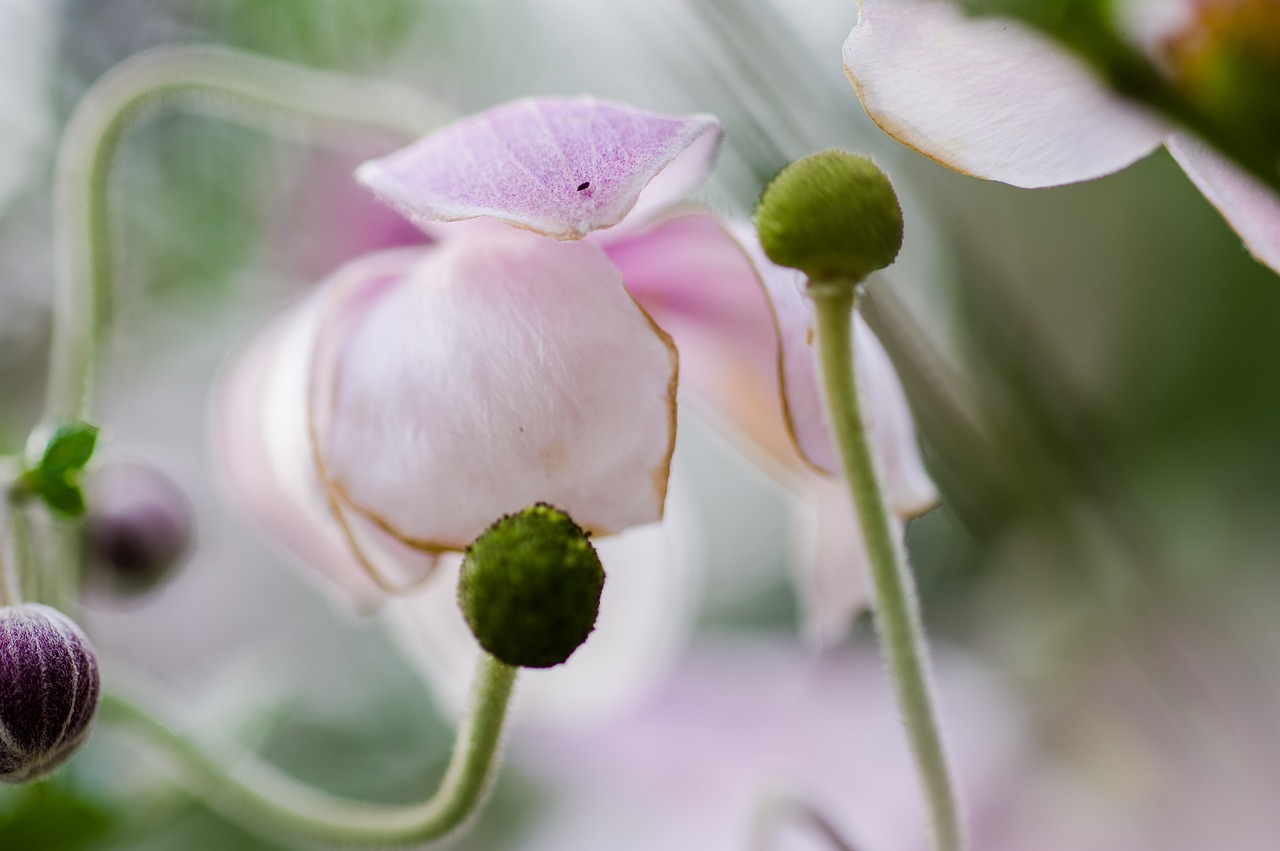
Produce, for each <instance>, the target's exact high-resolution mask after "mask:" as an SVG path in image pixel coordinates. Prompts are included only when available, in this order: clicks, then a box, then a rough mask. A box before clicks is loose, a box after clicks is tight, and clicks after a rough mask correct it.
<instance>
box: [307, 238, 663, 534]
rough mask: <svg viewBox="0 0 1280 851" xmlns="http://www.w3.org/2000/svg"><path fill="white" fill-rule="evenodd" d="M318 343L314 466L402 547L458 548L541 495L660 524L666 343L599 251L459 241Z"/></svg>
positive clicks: (595, 520) (329, 314)
mask: <svg viewBox="0 0 1280 851" xmlns="http://www.w3.org/2000/svg"><path fill="white" fill-rule="evenodd" d="M319 336H320V338H321V341H322V343H321V345H320V346H319V347H318V348H317V363H316V371H315V376H316V380H317V381H318V382H319V384H318V386H317V390H316V392H315V395H314V398H313V423H314V424H315V426H316V429H315V439H316V443H317V447H318V457H319V459H320V462H321V465H322V471H323V474H324V476H325V478H326V479H327V480H328V482H329V483H330V485H331V487H332V488H333V489H334V490H335V491H336V492H337V493H338V494H339V495H340V497H341V499H342V500H343V501H344V502H345V503H346V504H347V505H349V506H350V507H351V508H352V509H353V510H354V511H356V512H358V513H360V514H362V515H364V517H366V518H367V519H369V520H371V521H373V522H374V524H375V525H377V526H378V527H380V528H382V529H383V530H385V531H387V532H389V533H391V534H392V535H394V536H395V537H397V538H399V539H400V540H401V541H403V542H405V543H408V544H410V545H411V546H413V547H415V548H418V549H422V550H425V551H431V550H437V551H438V550H451V549H452V550H461V549H463V548H465V547H466V546H467V545H469V544H470V543H471V541H472V540H473V539H474V538H475V537H476V536H477V535H479V534H480V533H481V532H482V531H484V529H485V528H486V527H487V526H488V525H489V524H490V523H492V522H493V521H494V520H496V519H497V518H498V517H499V516H501V515H502V514H504V513H507V512H511V511H516V510H519V509H521V508H523V507H525V506H526V505H529V504H531V503H533V502H538V501H544V502H549V503H551V504H553V505H555V506H557V507H559V508H560V509H562V510H564V511H566V512H568V513H569V514H570V515H571V516H573V517H574V519H575V520H576V521H577V522H578V523H580V524H581V525H582V526H583V527H584V528H587V529H589V530H592V531H595V532H597V533H611V532H617V531H620V530H622V529H625V528H627V527H628V526H632V525H636V524H639V523H644V522H648V521H652V520H655V519H658V518H659V517H661V516H662V505H663V500H664V497H665V493H666V480H667V473H668V469H669V463H670V457H671V450H672V447H673V441H674V437H675V433H674V428H675V420H674V404H675V401H674V392H675V377H676V362H675V350H674V348H673V347H672V346H671V344H670V340H669V338H667V337H666V336H665V335H664V334H662V333H661V331H659V330H658V329H657V327H656V326H654V325H653V323H652V321H651V320H650V319H649V318H648V317H647V316H645V314H644V313H643V312H642V311H641V310H640V309H639V308H638V307H637V306H636V305H635V303H634V302H633V301H632V300H631V298H630V297H629V296H628V295H627V293H626V290H625V289H623V287H622V282H621V280H620V278H619V274H618V271H617V269H616V268H615V267H614V266H613V265H612V264H611V263H610V262H609V261H608V259H607V258H606V257H605V255H604V254H603V253H602V252H601V251H600V250H599V249H598V248H596V247H595V246H593V245H590V244H587V243H582V242H579V243H557V242H554V241H552V240H548V239H545V238H543V237H539V236H535V235H533V234H529V233H525V232H522V231H516V230H513V229H506V230H505V232H503V233H486V234H485V235H484V238H483V239H469V238H467V237H466V236H465V235H464V234H461V233H459V234H458V235H457V236H456V238H453V239H450V240H446V241H445V242H444V243H442V244H441V245H440V246H438V247H436V248H434V249H432V250H430V251H429V252H426V253H425V254H424V255H423V260H422V261H421V263H420V264H419V265H418V266H417V268H415V269H414V271H413V272H412V273H411V274H410V275H408V276H407V277H406V278H405V279H404V280H401V281H398V282H396V283H394V284H393V285H390V286H387V287H385V288H384V289H382V290H381V291H379V292H376V293H374V292H367V293H355V294H353V295H352V297H351V298H350V299H347V300H345V301H344V300H339V301H338V302H337V303H335V304H333V305H331V306H330V307H329V308H328V309H327V311H326V324H325V326H324V327H323V328H322V329H321V331H320V334H319Z"/></svg>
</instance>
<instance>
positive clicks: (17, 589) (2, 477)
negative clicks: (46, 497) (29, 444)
mask: <svg viewBox="0 0 1280 851" xmlns="http://www.w3.org/2000/svg"><path fill="white" fill-rule="evenodd" d="M16 469H17V464H16V463H14V459H12V458H0V606H16V605H18V604H20V603H21V602H22V573H23V571H22V552H21V547H22V541H21V539H20V535H19V532H18V529H17V528H16V527H17V522H16V520H17V513H18V511H20V510H21V509H20V508H19V506H17V505H14V503H13V496H12V494H10V493H9V486H10V483H11V482H12V480H13V475H12V474H13V471H15V470H16Z"/></svg>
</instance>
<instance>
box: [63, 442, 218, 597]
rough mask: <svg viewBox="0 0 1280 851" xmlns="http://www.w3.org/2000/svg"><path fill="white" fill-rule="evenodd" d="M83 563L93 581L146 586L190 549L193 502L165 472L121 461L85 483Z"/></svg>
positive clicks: (122, 587)
mask: <svg viewBox="0 0 1280 851" xmlns="http://www.w3.org/2000/svg"><path fill="white" fill-rule="evenodd" d="M88 490H89V512H88V515H87V516H86V517H85V524H84V545H85V556H86V559H85V560H86V563H87V565H88V567H89V570H90V571H91V575H92V576H93V578H94V579H95V580H98V581H101V582H102V583H103V584H105V585H107V586H108V587H110V588H111V589H112V590H115V591H119V592H123V593H134V592H139V591H145V590H147V589H148V588H151V587H152V586H154V585H155V584H156V583H157V582H158V581H160V580H161V579H163V578H164V577H165V576H167V575H168V574H169V573H170V572H172V571H173V569H174V568H176V567H177V566H178V565H179V564H181V563H182V560H183V559H184V558H185V557H186V555H187V553H188V552H190V550H191V540H192V537H193V534H192V529H193V526H194V523H193V521H192V516H191V506H190V504H189V503H188V502H187V498H186V496H185V495H183V493H182V491H181V490H180V489H179V488H178V486H177V485H176V484H175V483H174V482H173V480H171V479H170V478H169V477H168V476H166V475H164V474H163V473H161V472H160V471H159V470H157V469H155V468H154V467H151V466H149V465H147V464H139V463H133V462H120V463H115V464H108V465H106V466H103V467H102V468H100V469H98V470H96V471H95V472H94V473H93V476H92V478H91V479H90V481H89V482H88Z"/></svg>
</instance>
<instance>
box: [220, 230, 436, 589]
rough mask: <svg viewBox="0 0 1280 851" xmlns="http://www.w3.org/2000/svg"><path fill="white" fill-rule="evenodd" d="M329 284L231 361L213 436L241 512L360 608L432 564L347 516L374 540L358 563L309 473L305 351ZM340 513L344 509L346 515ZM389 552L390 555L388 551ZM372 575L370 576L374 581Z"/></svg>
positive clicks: (366, 263) (380, 271)
mask: <svg viewBox="0 0 1280 851" xmlns="http://www.w3.org/2000/svg"><path fill="white" fill-rule="evenodd" d="M416 254H417V252H394V253H389V254H386V255H375V256H373V257H369V258H365V259H364V260H361V261H358V262H356V263H354V264H352V265H351V266H348V267H347V268H346V269H344V270H343V271H342V272H340V273H338V275H336V276H335V278H334V279H333V281H332V282H331V284H330V285H329V286H338V287H344V286H347V285H349V284H350V283H351V282H352V281H360V280H364V279H366V278H368V277H374V278H375V279H376V278H377V277H378V276H379V275H385V274H387V272H388V269H387V266H388V264H390V265H391V267H392V268H395V267H396V266H397V265H398V266H399V267H401V268H403V267H404V266H405V265H406V264H407V263H408V262H409V260H408V258H409V257H410V256H411V255H412V256H416ZM326 292H328V286H325V287H321V288H320V291H319V292H318V293H317V294H316V295H313V296H311V297H309V298H307V299H305V300H303V301H301V302H298V303H296V304H294V305H293V306H291V307H290V308H289V309H288V310H286V311H285V312H284V313H283V314H281V315H280V316H278V317H276V318H275V319H274V320H273V321H272V322H271V323H270V324H269V325H267V326H266V327H265V328H264V329H263V330H262V331H261V332H259V333H258V335H257V336H256V337H255V338H254V339H253V340H251V341H250V342H249V344H248V345H246V346H245V347H244V349H243V350H242V351H241V352H240V353H238V355H237V356H236V357H235V358H234V359H233V361H232V363H231V365H230V367H229V368H228V369H227V370H226V372H225V373H224V375H223V377H222V379H221V380H220V381H219V385H218V389H217V391H216V393H215V402H214V418H213V437H214V454H215V457H216V459H217V462H218V463H217V468H218V470H219V471H220V473H221V477H222V481H223V485H224V487H225V488H226V489H227V490H228V491H229V493H230V494H231V495H232V496H233V497H234V500H235V502H237V503H238V504H240V505H241V506H243V507H244V508H245V509H246V511H247V513H248V515H249V516H250V517H251V518H252V519H253V520H254V521H256V522H257V523H259V524H260V525H261V526H262V527H263V528H265V529H266V530H267V531H268V532H270V533H271V534H272V535H273V536H274V537H275V538H276V539H278V540H279V541H280V542H281V543H282V544H284V546H285V547H286V548H287V549H288V550H289V551H290V552H291V553H292V554H293V555H294V556H295V557H297V558H300V559H301V560H302V561H303V562H304V563H306V564H308V565H310V566H312V567H314V568H318V569H319V570H320V571H321V573H322V574H324V575H325V576H326V577H327V578H328V579H330V580H332V582H334V583H335V584H336V585H337V586H338V587H340V588H341V589H342V590H343V591H345V592H346V594H347V595H348V596H349V597H350V598H351V599H352V600H353V601H354V602H355V604H356V606H357V607H358V608H361V609H365V610H368V609H371V608H373V607H375V606H376V605H378V604H379V603H380V602H381V601H382V599H383V596H384V595H383V590H382V586H383V585H386V584H389V583H410V582H413V581H416V580H418V579H420V578H421V577H422V575H424V574H425V573H426V572H427V571H429V570H430V567H431V565H432V561H433V559H430V558H429V557H425V556H424V555H423V554H421V553H405V552H393V553H388V552H387V550H393V549H394V548H395V545H394V544H393V543H391V542H390V541H388V540H387V539H386V536H382V535H378V534H377V533H376V532H372V531H371V530H369V529H367V528H366V526H365V524H364V523H363V522H361V521H360V520H359V518H354V519H352V520H351V529H352V532H353V534H358V535H359V536H360V540H361V541H362V542H363V543H364V546H365V547H366V548H377V547H381V548H382V552H380V553H379V554H378V555H376V556H372V555H367V554H366V555H363V556H362V558H363V559H364V560H365V561H366V562H370V563H372V562H374V561H376V563H377V564H378V565H380V566H381V570H380V571H375V573H374V574H372V575H371V574H370V572H369V570H368V569H367V567H366V566H364V565H362V563H361V560H362V558H361V557H357V551H355V550H353V549H352V546H351V541H350V540H349V539H348V537H347V536H346V535H345V534H344V533H343V531H342V527H341V526H340V525H338V524H337V523H335V522H334V513H333V512H334V511H335V510H338V509H337V508H336V507H335V506H331V504H330V501H329V499H328V498H327V496H326V493H325V489H324V487H323V485H322V483H321V481H320V479H319V477H318V476H317V474H316V468H315V464H314V459H313V457H312V450H311V441H310V439H309V437H308V433H307V397H308V387H309V378H308V371H309V368H310V360H311V351H312V347H313V344H314V337H315V332H316V329H317V327H318V324H319V317H320V310H321V307H322V305H323V299H324V297H325V293H326ZM344 516H345V515H344ZM389 555H390V558H388V556H389ZM375 577H376V578H375Z"/></svg>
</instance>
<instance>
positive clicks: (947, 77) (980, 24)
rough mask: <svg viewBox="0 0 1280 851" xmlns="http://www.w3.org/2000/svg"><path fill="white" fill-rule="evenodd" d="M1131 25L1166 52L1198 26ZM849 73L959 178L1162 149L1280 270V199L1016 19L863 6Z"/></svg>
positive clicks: (895, 132)
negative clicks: (1116, 92)
mask: <svg viewBox="0 0 1280 851" xmlns="http://www.w3.org/2000/svg"><path fill="white" fill-rule="evenodd" d="M1177 5H1179V4H1178V3H1173V4H1163V6H1161V4H1150V3H1149V4H1146V5H1145V6H1138V7H1137V8H1135V10H1134V14H1135V15H1137V16H1138V19H1137V20H1135V21H1133V22H1132V23H1133V24H1134V28H1135V31H1139V32H1140V33H1141V35H1142V36H1143V38H1142V40H1144V41H1146V42H1149V43H1151V45H1152V46H1153V49H1155V50H1157V51H1158V50H1160V49H1161V45H1165V44H1168V43H1169V41H1168V39H1171V38H1174V37H1176V36H1177V35H1178V34H1179V33H1180V32H1183V31H1185V30H1184V29H1180V28H1185V27H1194V26H1195V25H1196V23H1195V21H1194V19H1191V20H1188V19H1186V16H1185V15H1179V16H1173V18H1171V19H1170V20H1169V21H1157V20H1146V19H1145V18H1143V16H1142V15H1141V14H1140V13H1141V12H1143V11H1158V10H1159V9H1160V8H1163V9H1164V10H1165V11H1168V10H1169V8H1170V6H1177ZM859 6H860V9H861V14H860V16H859V19H858V23H857V25H856V26H855V27H854V29H853V32H852V33H850V35H849V38H848V40H847V41H846V42H845V44H844V64H845V70H846V72H847V73H848V75H849V79H850V81H851V82H852V83H853V86H854V89H855V90H856V91H857V93H858V97H859V99H860V100H861V101H862V105H863V107H864V108H865V109H866V111H867V114H868V115H869V116H870V117H871V119H872V120H873V121H874V122H875V123H876V124H878V125H879V126H880V128H881V129H883V130H884V131H885V132H886V133H888V134H889V135H890V136H892V137H893V138H895V139H897V140H898V141H899V142H901V143H902V144H904V145H906V146H907V147H909V148H912V149H914V150H916V151H918V152H919V153H921V154H924V155H925V156H927V157H929V158H930V159H933V160H935V161H937V162H939V163H941V164H942V165H945V166H947V167H948V168H952V169H954V170H956V171H959V172H961V173H963V174H968V175H972V176H974V177H981V178H983V179H986V180H998V181H1001V182H1003V183H1009V184H1011V185H1013V186H1018V187H1022V188H1039V187H1046V186H1057V185H1061V184H1066V183H1076V182H1079V181H1083V180H1091V179H1093V178H1095V177H1101V176H1103V175H1106V174H1110V173H1112V172H1115V171H1118V170H1120V169H1122V168H1125V167H1126V166H1128V165H1130V164H1131V163H1133V162H1135V161H1137V160H1139V159H1141V158H1142V157H1145V156H1146V155H1148V154H1149V153H1151V152H1152V151H1153V150H1154V149H1155V148H1156V146H1157V145H1159V144H1161V143H1162V142H1163V143H1164V145H1165V147H1166V148H1168V150H1169V153H1170V154H1172V155H1173V158H1174V159H1175V160H1177V162H1178V164H1179V165H1181V166H1182V168H1183V170H1184V171H1185V172H1186V173H1187V176H1188V177H1190V178H1191V180H1192V182H1193V183H1195V184H1196V186H1197V187H1198V188H1199V189H1200V191H1201V192H1202V193H1203V194H1204V195H1205V197H1206V198H1207V199H1208V200H1209V201H1210V203H1212V204H1213V205H1214V206H1215V207H1216V208H1217V209H1218V211H1219V212H1220V213H1221V214H1222V216H1223V217H1224V218H1225V219H1226V220H1227V222H1228V223H1229V224H1230V225H1231V226H1232V228H1234V229H1235V231H1236V233H1238V234H1239V235H1240V237H1241V239H1242V240H1243V241H1244V244H1245V246H1246V247H1247V248H1248V249H1249V251H1250V252H1251V253H1252V254H1253V255H1254V257H1256V258H1257V259H1258V260H1259V261H1260V262H1262V263H1264V264H1266V265H1267V266H1269V267H1271V268H1272V269H1274V270H1278V271H1280V199H1278V198H1277V197H1276V196H1275V195H1274V194H1273V193H1272V192H1271V191H1270V190H1268V189H1267V188H1266V187H1264V186H1263V185H1262V184H1261V183H1259V182H1258V181H1257V180H1256V179H1254V178H1253V177H1252V176H1250V175H1247V174H1245V173H1244V172H1242V171H1241V170H1240V169H1238V168H1236V167H1235V166H1234V165H1232V164H1231V163H1229V162H1227V161H1226V160H1225V159H1223V158H1222V157H1221V156H1219V155H1218V154H1216V153H1215V152H1213V151H1212V150H1210V148H1209V147H1208V146H1207V145H1205V144H1204V143H1203V142H1201V141H1200V140H1199V139H1198V138H1196V137H1195V136H1193V135H1192V134H1190V133H1188V132H1187V131H1185V130H1180V129H1177V128H1175V127H1172V126H1170V125H1168V124H1167V123H1165V122H1164V121H1163V120H1161V119H1159V118H1156V117H1154V116H1152V115H1150V114H1148V113H1147V112H1146V111H1144V110H1143V109H1141V108H1139V107H1137V106H1134V105H1133V104H1131V103H1129V102H1127V101H1124V100H1122V99H1121V98H1119V97H1118V96H1116V95H1114V94H1113V93H1112V92H1111V91H1110V90H1108V89H1107V88H1106V87H1105V86H1104V85H1103V83H1102V82H1101V81H1100V80H1098V79H1097V78H1096V77H1095V76H1094V74H1093V73H1092V72H1091V71H1090V70H1089V68H1088V67H1087V66H1086V65H1085V64H1084V62H1083V61H1081V60H1079V59H1078V58H1076V57H1074V56H1071V55H1068V54H1067V53H1065V52H1064V49H1063V48H1062V47H1061V46H1059V45H1057V44H1056V43H1054V42H1053V41H1051V40H1050V39H1048V38H1047V37H1045V36H1043V35H1040V34H1039V33H1037V32H1035V31H1033V30H1032V29H1030V28H1029V27H1027V26H1025V25H1023V24H1021V23H1019V22H1017V21H1012V20H1005V19H998V18H970V17H966V16H965V14H964V13H963V12H962V11H961V10H960V9H958V8H957V7H956V6H955V5H954V4H953V3H951V2H949V0H859Z"/></svg>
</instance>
